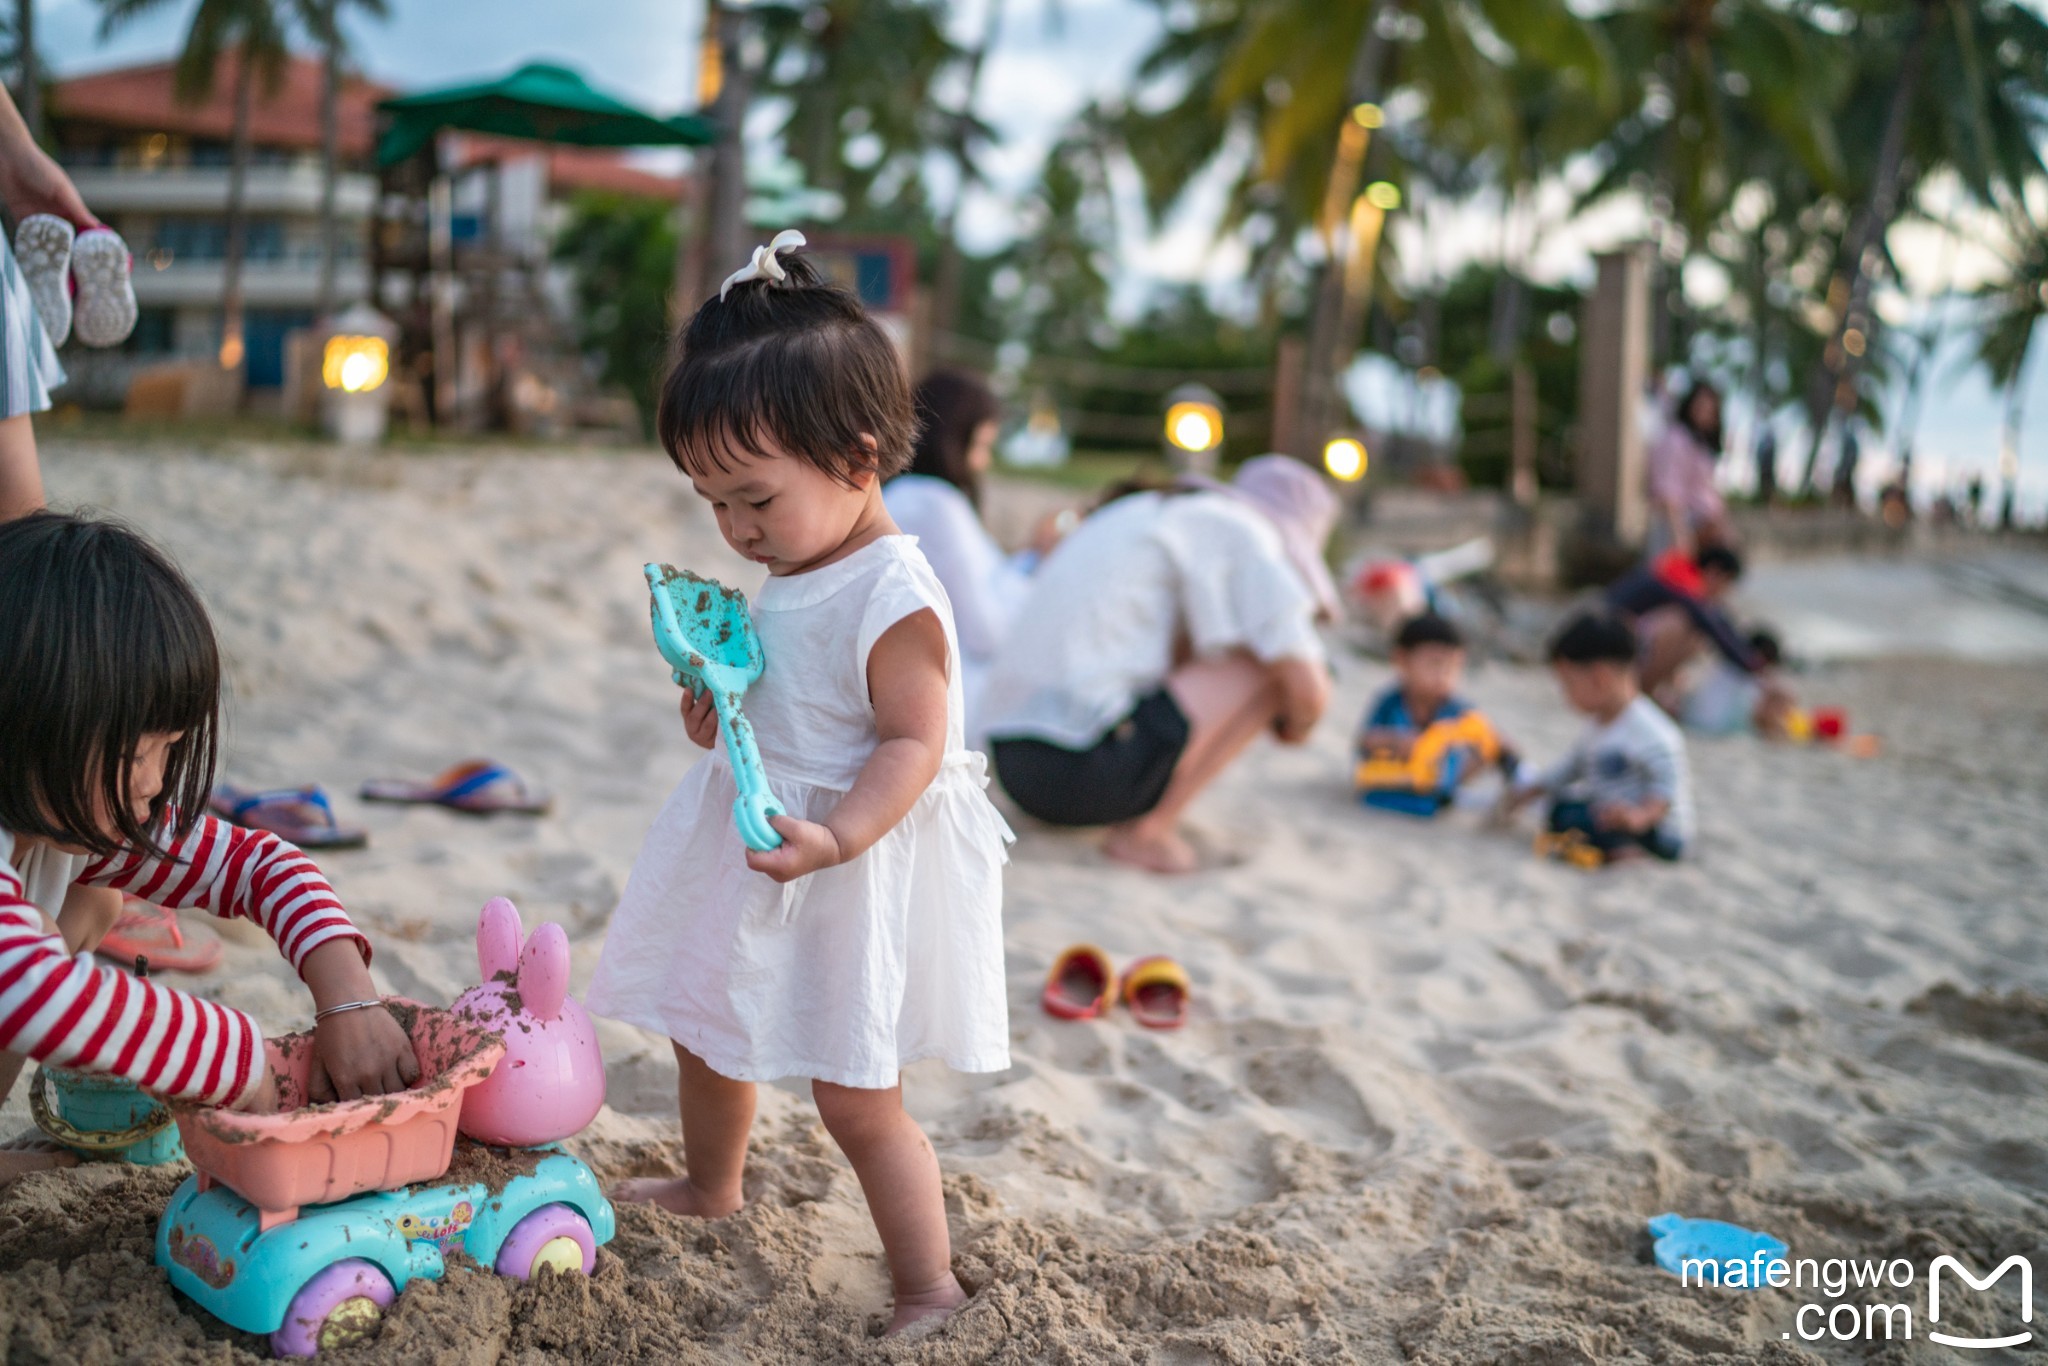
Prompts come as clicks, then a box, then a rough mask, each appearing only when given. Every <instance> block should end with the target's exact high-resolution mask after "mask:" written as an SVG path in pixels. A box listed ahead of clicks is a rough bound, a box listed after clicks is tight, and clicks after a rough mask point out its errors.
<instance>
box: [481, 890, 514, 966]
mask: <svg viewBox="0 0 2048 1366" xmlns="http://www.w3.org/2000/svg"><path fill="white" fill-rule="evenodd" d="M520 929H521V926H520V924H519V908H518V907H517V906H514V905H513V904H512V903H511V902H509V901H507V900H506V899H505V898H504V897H502V896H494V897H492V898H491V899H490V900H489V901H486V902H485V903H484V909H483V914H482V915H480V916H478V917H477V921H476V966H477V970H478V971H479V972H481V973H482V974H483V980H484V981H486V982H488V981H490V980H491V979H492V978H493V977H496V976H497V975H498V974H499V973H501V972H516V971H518V970H519V931H520Z"/></svg>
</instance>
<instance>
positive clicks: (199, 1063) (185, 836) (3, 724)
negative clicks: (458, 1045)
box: [0, 512, 419, 1182]
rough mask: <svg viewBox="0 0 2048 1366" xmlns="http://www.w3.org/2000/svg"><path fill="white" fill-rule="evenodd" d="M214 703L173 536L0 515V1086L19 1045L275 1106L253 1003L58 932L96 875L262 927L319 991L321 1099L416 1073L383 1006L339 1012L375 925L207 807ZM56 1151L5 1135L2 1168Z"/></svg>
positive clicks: (85, 1066) (291, 853)
mask: <svg viewBox="0 0 2048 1366" xmlns="http://www.w3.org/2000/svg"><path fill="white" fill-rule="evenodd" d="M219 711H220V655H219V649H218V646H217V645H216V644H215V641H214V635H213V626H212V623H211V622H210V621H208V619H207V616H206V610H205V608H204V607H202V606H201V605H200V602H199V599H198V597H197V595H196V594H194V592H193V591H192V588H191V586H190V585H189V584H187V583H186V582H185V580H184V578H183V576H182V575H180V574H179V572H178V571H177V569H176V568H175V567H173V566H172V565H171V563H170V562H169V561H168V560H167V559H165V558H164V557H163V555H162V554H160V553H159V552H158V551H157V550H155V549H154V548H153V547H152V546H150V545H149V544H148V543H147V542H146V541H144V540H143V539H142V538H141V537H140V536H137V535H136V534H135V533H133V532H131V531H129V530H127V529H125V528H123V527H120V526H117V525H114V524H112V523H108V522H100V521H92V520H88V519H84V518H79V517H72V516H65V515H62V514H58V513H51V512H38V513H32V514H30V515H29V516H27V517H23V518H20V519H18V520H15V521H12V522H7V523H4V524H0V1097H4V1096H5V1094H6V1091H7V1090H8V1088H10V1087H11V1086H12V1085H13V1082H14V1079H15V1077H16V1076H17V1075H18V1074H19V1072H20V1069H21V1066H22V1062H23V1058H24V1056H26V1057H32V1058H36V1059H39V1060H42V1061H46V1062H52V1063H58V1064H61V1065H63V1066H66V1067H74V1068H78V1069H81V1070H84V1071H88V1072H104V1073H112V1074H114V1075H118V1076H122V1077H126V1078H128V1079H129V1080H130V1081H133V1082H135V1083H136V1084H137V1085H139V1086H141V1087H142V1088H143V1089H145V1090H147V1091H150V1092H152V1093H154V1094H156V1095H159V1096H164V1097H169V1098H174V1099H182V1100H193V1101H199V1102H203V1103H209V1104H218V1105H226V1106H231V1107H233V1108H235V1109H241V1110H272V1109H275V1108H276V1106H277V1091H276V1082H275V1079H274V1078H273V1077H272V1076H271V1074H270V1069H269V1067H268V1065H267V1064H266V1062H265V1058H264V1051H263V1036H262V1034H261V1032H260V1031H259V1030H258V1029H257V1027H256V1023H255V1022H254V1021H253V1020H251V1019H250V1018H249V1017H248V1016H247V1015H245V1014H243V1013H242V1012H241V1011H238V1010H233V1009H230V1008H229V1007H227V1006H223V1005H221V1004H219V1003H218V1002H214V1001H208V1000H205V999H203V998H201V997H198V996H194V995H191V994H189V993H187V992H182V991H178V990H175V989H173V988H170V987H167V986H164V985H162V984H161V983H160V982H158V981H155V980H153V979H145V978H137V977H132V976H130V975H128V974H127V973H124V972H121V971H119V970H118V969H114V968H109V967H102V966H97V965H95V964H94V962H93V959H92V957H91V955H90V953H85V952H78V950H79V949H81V948H89V947H90V944H89V943H83V942H79V941H81V940H84V939H89V938H90V937H91V936H90V934H89V933H78V932H76V930H75V926H74V934H73V935H72V936H70V937H69V939H67V936H66V935H65V934H64V933H63V929H62V926H61V925H60V921H59V919H58V917H60V916H63V912H64V909H65V904H66V902H67V901H72V902H73V903H74V905H75V904H76V903H78V902H79V901H82V900H84V899H85V898H82V897H80V896H79V894H78V892H77V889H79V888H84V887H104V888H111V889H115V890H117V891H121V892H132V893H134V894H135V895H137V896H141V897H145V898H147V899H148V900H150V901H154V902H157V903H159V904H161V905H165V906H191V907H200V908H203V909H205V910H209V911H211V912H213V913H214V914H215V915H221V916H243V917H246V918H247V919H250V920H253V921H255V922H256V923H257V924H259V925H261V926H263V928H264V929H265V930H267V931H269V933H270V936H271V937H272V938H273V939H275V940H276V941H277V945H278V948H279V950H280V951H282V952H283V954H284V956H285V957H286V959H288V960H289V961H290V962H291V964H292V966H293V967H294V968H296V969H297V970H298V973H299V976H300V978H301V979H302V980H303V981H304V982H305V983H306V985H307V987H308V988H309V989H310V990H311V992H312V995H313V1004H314V1009H315V1011H316V1020H317V1024H316V1027H315V1035H316V1047H315V1064H314V1068H313V1076H312V1078H311V1085H312V1094H313V1098H314V1099H315V1100H327V1099H342V1100H348V1099H353V1098H355V1097H357V1096H361V1095H374V1094H381V1093H384V1092H389V1091H397V1090H402V1089H403V1088H404V1087H406V1086H408V1085H410V1084H411V1083H412V1082H413V1081H415V1080H417V1079H418V1077H419V1064H418V1062H417V1060H416V1059H415V1058H414V1056H413V1052H412V1047H411V1044H410V1043H409V1041H408V1040H407V1038H406V1034H405V1031H404V1030H403V1029H402V1028H400V1027H399V1024H398V1022H397V1021H396V1020H394V1019H393V1018H392V1017H391V1014H390V1012H389V1011H386V1010H384V1009H382V1008H372V1007H365V1008H361V1009H343V1010H338V1011H337V1010H335V1009H334V1008H335V1007H341V1006H350V1005H352V1004H354V1003H358V1002H374V1001H375V1000H376V999H377V992H376V988H375V987H374V986H373V985H372V984H371V981H370V973H369V959H370V945H369V941H368V940H366V939H364V938H363V936H362V934H361V933H360V932H359V931H357V929H356V928H355V926H354V925H353V924H351V923H350V921H349V918H348V915H347V914H346V913H345V912H344V911H343V910H342V908H341V903H340V902H339V901H338V900H336V898H335V895H334V890H333V889H332V888H331V887H329V886H328V885H327V879H326V878H324V877H322V876H321V874H320V870H319V869H317V868H315V867H314V866H313V864H312V862H311V861H310V860H309V859H307V857H306V856H305V855H304V854H302V853H300V852H299V850H297V849H296V848H294V847H293V846H291V845H289V844H287V843H285V842H284V841H283V840H281V839H279V838H278V837H277V836H275V835H272V834H269V833H267V832H263V831H255V830H244V829H240V828H238V827H235V826H232V825H229V824H227V823H225V822H223V821H218V820H215V819H213V818H212V817H210V816H208V815H206V814H205V811H206V796H207V793H208V792H209V791H210V790H211V789H212V786H213V770H214V761H215V753H216V746H217V734H218V717H219ZM63 919H64V920H65V921H72V920H74V919H75V917H72V916H64V917H63ZM102 928H103V927H102ZM74 954H76V956H73V955H74ZM330 1012H331V1013H330ZM322 1016H324V1018H322ZM61 1160H62V1159H61V1158H60V1157H59V1156H58V1155H57V1154H53V1153H49V1152H39V1151H33V1150H24V1149H20V1148H16V1149H13V1150H0V1182H5V1181H7V1180H11V1179H12V1178H13V1177H15V1176H17V1175H19V1174H20V1173H21V1172H23V1171H26V1170H33V1169H35V1168H37V1167H47V1166H53V1165H57V1164H58V1163H59V1162H60V1161H61Z"/></svg>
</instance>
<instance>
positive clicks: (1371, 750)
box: [1358, 726, 1415, 759]
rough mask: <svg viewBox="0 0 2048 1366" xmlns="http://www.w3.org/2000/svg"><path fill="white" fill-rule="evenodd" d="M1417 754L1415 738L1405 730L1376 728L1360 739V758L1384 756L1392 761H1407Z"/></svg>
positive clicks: (1365, 733) (1362, 735) (1390, 727)
mask: <svg viewBox="0 0 2048 1366" xmlns="http://www.w3.org/2000/svg"><path fill="white" fill-rule="evenodd" d="M1414 752H1415V737H1414V735H1412V734H1410V733H1409V732H1408V731H1405V730H1396V729H1394V728H1393V727H1392V726H1375V727H1373V728H1372V729H1371V730H1368V731H1366V732H1364V733H1363V734H1361V735H1360V736H1359V737H1358V757H1359V758H1361V759H1365V758H1370V757H1371V756H1373V755H1375V754H1384V755H1386V756H1387V757H1388V758H1391V759H1406V758H1407V757H1408V756H1409V755H1411V754H1413V753H1414Z"/></svg>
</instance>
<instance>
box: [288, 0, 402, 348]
mask: <svg viewBox="0 0 2048 1366" xmlns="http://www.w3.org/2000/svg"><path fill="white" fill-rule="evenodd" d="M293 5H294V7H295V8H296V9H297V11H298V17H299V23H300V24H301V25H302V26H304V28H305V30H306V32H307V34H308V35H309V36H310V37H311V38H312V39H313V42H314V44H315V45H316V46H318V47H319V49H320V289H319V293H318V294H317V295H316V297H315V303H314V306H313V311H314V312H315V314H317V315H318V316H319V317H322V318H325V317H328V316H329V315H330V314H332V313H333V311H334V276H335V267H336V264H337V258H338V257H339V255H340V251H341V222H340V219H339V217H338V216H337V215H336V214H335V212H334V194H335V188H336V186H337V185H338V183H339V182H340V180H341V79H342V61H343V59H344V58H345V57H347V55H348V35H347V34H346V33H343V32H342V30H341V19H342V15H343V13H344V12H345V11H346V10H348V9H349V8H350V7H354V8H356V9H359V10H361V11H362V12H363V13H364V14H366V15H368V16H370V17H371V18H373V19H387V18H389V17H390V16H391V8H390V5H389V4H388V3H387V0H293Z"/></svg>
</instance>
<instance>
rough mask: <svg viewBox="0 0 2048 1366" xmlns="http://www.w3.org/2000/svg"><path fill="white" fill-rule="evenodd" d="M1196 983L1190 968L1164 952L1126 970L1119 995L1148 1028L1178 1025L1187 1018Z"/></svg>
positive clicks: (1185, 1021) (1178, 1026) (1169, 1027)
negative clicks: (1190, 974) (1190, 995)
mask: <svg viewBox="0 0 2048 1366" xmlns="http://www.w3.org/2000/svg"><path fill="white" fill-rule="evenodd" d="M1193 990H1194V983H1192V982H1190V981H1189V980H1188V973H1187V969H1186V968H1183V967H1182V966H1181V965H1180V964H1178V963H1176V962H1174V961H1173V960H1172V959H1171V958H1168V957H1166V956H1165V955H1163V954H1154V955H1153V956H1152V957H1150V958H1140V959H1139V960H1138V961H1137V962H1135V963H1133V964H1131V965H1130V967H1129V968H1127V969H1125V970H1124V980H1123V985H1122V986H1121V987H1119V988H1118V989H1117V995H1118V996H1120V997H1121V998H1122V999H1123V1003H1124V1005H1125V1006H1127V1007H1129V1009H1130V1012H1131V1018H1132V1019H1134V1020H1136V1021H1137V1022H1138V1023H1139V1024H1141V1025H1143V1026H1145V1028H1147V1029H1179V1028H1180V1027H1181V1026H1182V1025H1184V1024H1186V1023H1187V1022H1188V996H1189V994H1190V993H1191V992H1192V991H1193Z"/></svg>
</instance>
